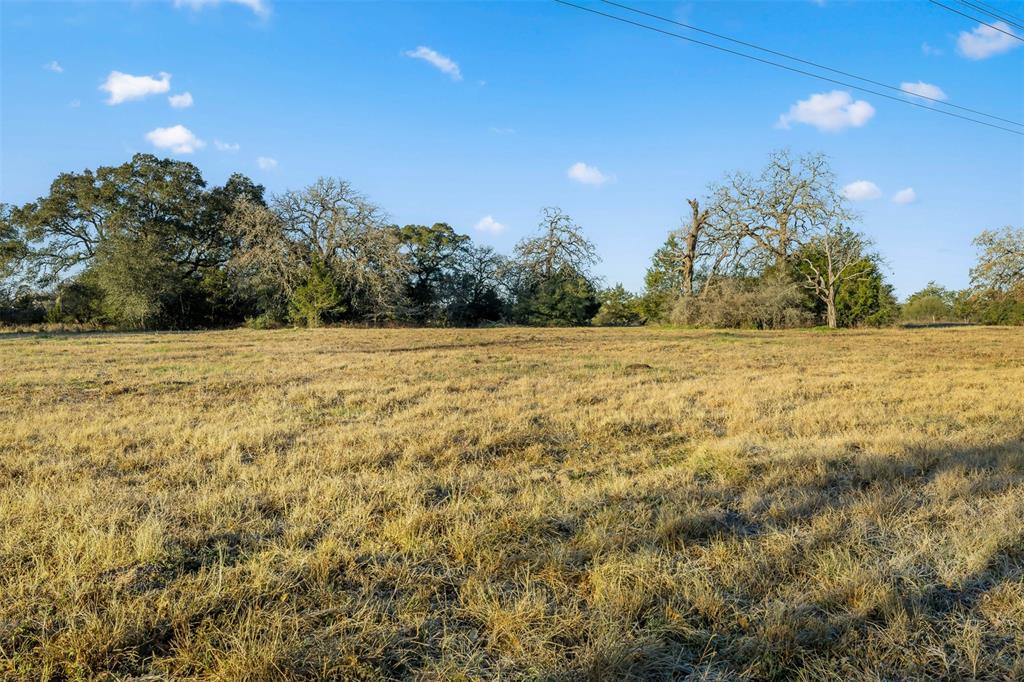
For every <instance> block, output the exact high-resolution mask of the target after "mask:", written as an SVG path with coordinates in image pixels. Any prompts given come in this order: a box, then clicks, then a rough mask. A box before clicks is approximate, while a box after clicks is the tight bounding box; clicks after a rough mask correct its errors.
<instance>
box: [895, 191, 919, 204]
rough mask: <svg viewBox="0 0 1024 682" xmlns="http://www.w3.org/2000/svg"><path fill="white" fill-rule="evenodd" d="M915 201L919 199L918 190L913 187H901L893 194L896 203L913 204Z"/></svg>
mask: <svg viewBox="0 0 1024 682" xmlns="http://www.w3.org/2000/svg"><path fill="white" fill-rule="evenodd" d="M915 201H917V192H915V191H914V188H913V187H907V188H906V189H901V190H900V191H899V192H896V194H893V195H892V203H894V204H912V203H914V202H915Z"/></svg>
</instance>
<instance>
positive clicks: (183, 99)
mask: <svg viewBox="0 0 1024 682" xmlns="http://www.w3.org/2000/svg"><path fill="white" fill-rule="evenodd" d="M167 101H168V102H170V103H171V106H172V107H174V108H175V109H187V108H189V107H190V106H192V93H191V92H183V93H181V94H180V95H171V96H170V97H168V98H167Z"/></svg>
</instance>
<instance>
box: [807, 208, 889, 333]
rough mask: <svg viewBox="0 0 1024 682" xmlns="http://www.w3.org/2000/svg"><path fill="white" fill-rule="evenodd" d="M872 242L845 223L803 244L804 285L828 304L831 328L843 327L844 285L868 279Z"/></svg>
mask: <svg viewBox="0 0 1024 682" xmlns="http://www.w3.org/2000/svg"><path fill="white" fill-rule="evenodd" d="M869 245H870V242H869V241H868V240H867V239H866V238H865V237H864V236H863V235H861V234H858V233H857V232H854V231H853V230H851V229H850V228H849V227H847V226H846V224H845V223H843V222H841V221H839V220H834V221H829V223H827V224H826V226H825V227H824V229H822V230H821V231H820V232H819V233H818V234H816V235H814V236H813V237H812V238H811V239H809V240H808V241H807V242H806V243H805V244H803V246H802V248H801V250H800V253H801V254H802V257H801V262H800V264H799V267H798V271H799V272H801V273H802V277H803V284H804V286H805V287H807V288H808V289H810V290H811V291H813V292H814V294H815V296H817V297H818V299H819V300H821V302H822V303H824V304H825V319H826V321H827V323H828V326H829V327H831V328H833V329H835V328H836V327H838V326H839V319H838V314H837V311H836V295H837V294H838V293H839V288H840V287H841V286H842V284H843V283H844V282H850V281H854V280H858V279H862V278H864V277H867V276H868V275H869V274H870V273H871V271H872V262H871V260H870V258H869V257H868V255H867V253H866V251H867V248H868V246H869Z"/></svg>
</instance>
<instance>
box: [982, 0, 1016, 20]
mask: <svg viewBox="0 0 1024 682" xmlns="http://www.w3.org/2000/svg"><path fill="white" fill-rule="evenodd" d="M974 2H975V4H977V5H981V6H982V7H987V8H989V9H990V10H992V11H993V12H999V13H1001V14H1003V15H1004V16H1007V17H1010V18H1011V19H1014V20H1016V21H1024V19H1021V18H1020V17H1018V16H1015V15H1013V14H1010V13H1009V12H1007V11H1006V10H1002V9H999V8H998V7H993V6H992V5H989V4H987V3H984V2H982V1H981V0H974Z"/></svg>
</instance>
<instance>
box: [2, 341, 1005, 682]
mask: <svg viewBox="0 0 1024 682" xmlns="http://www.w3.org/2000/svg"><path fill="white" fill-rule="evenodd" d="M686 675H692V676H693V678H694V679H721V680H727V679H728V680H733V679H749V680H766V679H805V680H838V679H874V680H882V679H908V678H917V679H920V678H935V679H1000V680H1002V679H1021V678H1022V677H1024V329H1021V328H1016V329H1013V328H954V329H916V330H899V329H887V330H870V331H868V330H865V331H845V332H841V333H821V332H817V331H806V330H805V331H781V332H736V331H729V332H716V331H691V330H675V329H645V328H636V329H620V330H614V329H566V330H558V329H551V330H546V329H523V328H506V329H482V330H423V329H420V330H413V329H397V330H369V329H311V330H291V329H289V330H277V331H250V330H233V331H215V332H214V331H210V332H196V333H153V334H148V333H138V334H100V333H98V334H79V335H71V334H69V335H61V334H53V335H46V334H26V335H6V336H0V677H4V678H7V679H26V680H39V679H61V680H62V679H124V678H133V677H136V678H145V679H168V680H170V679H189V678H194V679H223V680H228V679H232V680H233V679H251V680H263V679H278V678H284V679H308V678H316V677H322V678H336V679H367V680H378V679H410V678H414V679H436V680H459V679H464V680H469V679H494V678H500V679H568V680H574V679H629V678H633V679H665V678H672V677H675V678H681V677H684V676H686Z"/></svg>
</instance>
